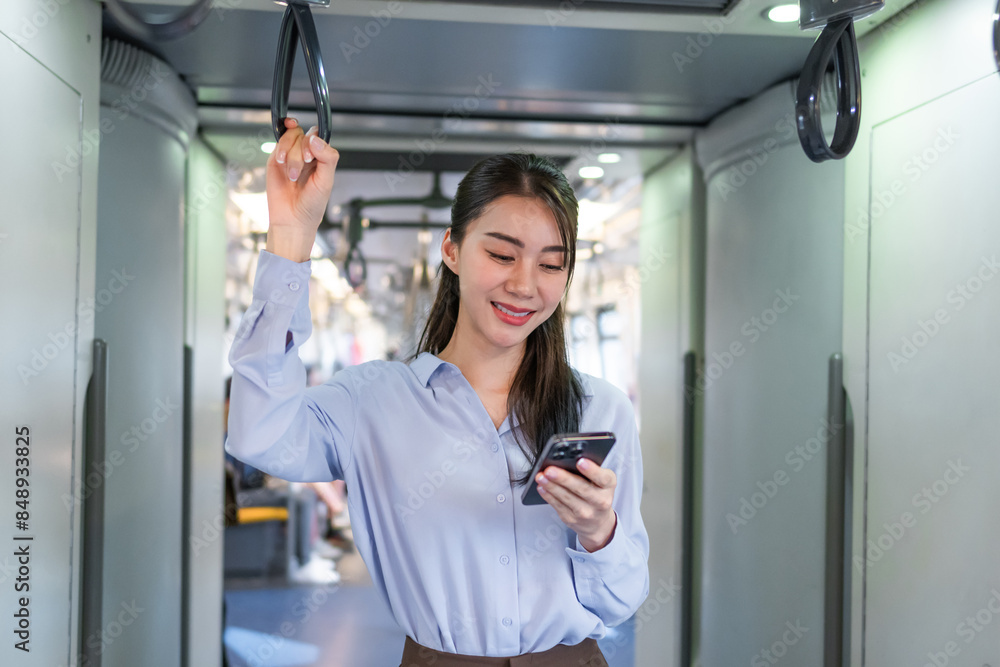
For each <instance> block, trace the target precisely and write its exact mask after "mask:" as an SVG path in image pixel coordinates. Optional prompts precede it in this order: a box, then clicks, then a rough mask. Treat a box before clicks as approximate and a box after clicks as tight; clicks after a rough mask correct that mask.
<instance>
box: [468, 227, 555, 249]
mask: <svg viewBox="0 0 1000 667" xmlns="http://www.w3.org/2000/svg"><path fill="white" fill-rule="evenodd" d="M486 236H492V237H493V238H496V239H500V240H501V241H506V242H507V243H513V244H514V245H516V246H517V247H518V248H523V247H524V241H522V240H521V239H516V238H514V237H513V236H507V235H506V234H501V233H500V232H486ZM542 252H566V246H562V245H547V246H545V247H544V248H542Z"/></svg>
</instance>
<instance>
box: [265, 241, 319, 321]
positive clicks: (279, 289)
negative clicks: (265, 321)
mask: <svg viewBox="0 0 1000 667" xmlns="http://www.w3.org/2000/svg"><path fill="white" fill-rule="evenodd" d="M311 271H312V260H311V259H307V260H306V261H304V262H293V261H292V260H290V259H288V258H287V257H281V256H279V255H275V254H273V253H270V252H268V251H267V250H261V251H260V256H259V258H258V259H257V274H256V276H254V283H253V296H254V298H255V299H261V300H264V301H269V302H270V303H273V304H276V305H279V306H288V307H290V308H293V309H294V308H295V307H296V306H297V305H298V304H299V302H300V301H301V300H302V297H303V295H304V294H305V295H308V294H309V275H310V273H311ZM307 298H308V297H307Z"/></svg>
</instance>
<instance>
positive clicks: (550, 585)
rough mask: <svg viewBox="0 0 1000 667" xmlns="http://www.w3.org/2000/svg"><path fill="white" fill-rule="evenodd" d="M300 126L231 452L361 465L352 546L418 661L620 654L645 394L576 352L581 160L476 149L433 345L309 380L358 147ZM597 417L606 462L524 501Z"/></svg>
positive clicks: (641, 531) (562, 660)
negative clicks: (569, 295)
mask: <svg viewBox="0 0 1000 667" xmlns="http://www.w3.org/2000/svg"><path fill="white" fill-rule="evenodd" d="M285 127H286V128H287V130H286V132H285V134H284V135H283V136H282V138H281V141H279V142H278V146H277V148H276V149H275V151H274V152H273V153H272V155H271V157H270V159H269V160H268V164H267V199H268V208H269V213H270V228H269V230H268V235H267V249H266V250H265V251H262V252H261V256H260V261H259V263H258V268H257V275H256V278H255V282H254V300H253V303H252V304H251V306H250V308H249V309H248V310H247V313H246V314H245V315H244V318H243V322H242V323H241V325H240V328H239V331H238V332H237V336H236V340H235V342H234V344H233V347H232V351H231V353H230V363H231V364H232V366H233V369H234V376H233V386H232V396H233V398H232V411H231V413H230V423H229V438H228V441H227V444H226V448H227V450H228V451H229V452H231V453H232V454H233V455H234V456H236V457H238V458H240V459H241V460H244V461H246V462H248V463H250V464H252V465H254V466H256V467H258V468H260V469H262V470H264V471H265V472H267V473H269V474H271V475H274V476H277V477H281V478H284V479H288V480H298V481H326V480H331V479H344V480H345V481H346V483H347V486H348V488H349V490H350V493H349V494H348V506H349V511H350V514H351V521H352V527H353V529H354V537H355V545H356V546H357V548H358V550H359V552H360V553H361V555H362V557H363V558H364V560H365V563H366V564H367V565H368V569H369V571H370V573H371V575H372V579H373V580H374V582H375V585H376V586H377V588H378V589H379V592H380V593H381V595H382V597H383V599H384V600H385V601H386V603H387V604H388V605H389V608H390V610H391V611H392V613H393V615H394V616H395V618H396V620H397V622H398V623H399V625H400V627H402V628H403V630H404V631H405V632H406V635H407V638H406V644H405V646H404V650H403V657H402V664H403V665H404V666H405V667H411V666H419V665H431V664H434V665H436V667H446V666H449V665H455V666H458V665H511V664H513V665H518V664H522V665H524V664H529V662H530V664H531V665H535V666H538V665H553V666H555V665H560V666H562V665H574V666H575V665H606V664H607V663H606V662H605V661H604V657H603V656H602V655H601V653H600V650H599V649H598V647H597V642H596V641H595V639H596V638H599V637H602V636H604V633H605V632H606V628H607V627H608V626H614V625H617V624H618V623H621V622H623V621H625V620H626V619H628V618H629V617H630V616H631V615H632V614H633V613H634V612H635V611H636V609H638V607H639V605H640V604H641V603H642V601H643V600H644V599H645V597H646V595H647V594H648V592H649V571H648V567H647V560H648V556H649V541H648V537H647V535H646V530H645V527H644V526H643V524H642V519H641V517H640V516H639V500H640V494H641V489H642V459H641V455H640V451H639V441H638V437H637V433H636V428H635V418H634V415H633V412H632V408H631V404H630V403H629V401H628V398H627V397H626V396H625V395H624V394H623V393H622V392H621V391H619V390H617V389H615V388H614V387H613V386H611V385H610V384H609V383H607V382H605V381H603V380H600V379H598V378H594V377H591V376H588V375H586V374H582V373H576V372H575V371H573V370H572V369H571V368H570V366H569V364H568V362H567V356H566V345H565V341H564V339H563V326H562V322H563V308H562V305H561V300H562V298H563V295H564V294H565V293H566V289H567V287H568V285H569V280H570V276H571V273H572V269H573V263H574V259H575V245H576V215H577V202H576V198H575V196H574V195H573V191H572V189H571V188H570V186H569V184H568V183H567V182H566V178H565V176H564V175H563V174H562V172H561V171H559V169H558V168H557V167H555V166H554V165H553V164H551V163H550V162H548V161H546V160H543V159H539V158H536V157H535V156H531V155H501V156H495V157H493V158H488V159H486V160H483V161H481V162H480V163H478V164H477V165H476V166H475V167H473V168H472V170H471V171H470V172H469V174H468V175H466V177H465V178H464V179H463V180H462V183H461V184H460V185H459V188H458V192H457V194H456V197H455V202H454V205H453V207H452V224H451V227H450V228H449V229H448V230H447V231H446V232H445V236H444V239H443V241H442V244H441V252H442V257H443V264H444V266H443V267H442V269H441V270H442V277H441V282H440V288H439V291H438V294H437V298H436V301H435V303H434V306H433V307H432V309H431V313H430V316H429V319H428V322H427V326H426V328H425V329H424V332H423V336H422V337H421V341H420V344H419V350H418V352H419V353H418V354H417V355H416V357H414V358H412V359H411V360H409V362H408V363H404V362H401V361H392V362H388V361H372V362H368V363H365V364H361V365H358V366H353V367H349V368H346V369H344V370H342V371H340V372H339V373H337V374H335V375H334V377H333V378H332V379H331V380H329V381H328V382H327V383H325V384H323V385H321V386H318V387H312V388H309V389H305V388H304V385H305V370H304V368H303V365H302V363H301V362H300V361H299V358H298V354H297V348H298V346H300V345H301V344H302V343H303V342H304V341H305V340H306V338H307V337H308V336H309V334H310V333H311V319H310V314H309V309H308V298H307V294H306V292H307V291H308V290H307V289H306V288H307V286H308V281H309V271H310V262H309V254H310V251H311V249H312V246H313V240H314V239H315V235H316V230H317V228H318V226H319V222H320V220H321V218H322V216H323V212H324V210H325V208H326V206H327V203H328V200H329V197H330V191H331V189H332V187H333V180H334V171H335V168H336V165H337V160H338V158H339V154H338V153H337V151H336V150H335V149H333V148H332V147H330V146H329V145H327V144H326V143H324V142H323V141H321V140H320V139H319V138H318V137H317V136H315V135H316V133H315V131H314V129H313V130H310V131H309V133H308V134H304V133H303V132H302V130H301V129H300V128H299V127H298V125H297V124H296V122H295V121H294V120H293V119H288V120H286V121H285ZM585 431H612V432H613V433H615V435H616V436H617V443H616V444H615V446H614V447H613V448H612V450H611V453H610V454H609V456H608V458H607V459H606V460H605V462H604V465H603V466H597V465H593V464H591V465H589V466H588V465H586V464H585V463H581V464H580V465H579V466H578V468H579V470H580V472H581V474H582V476H577V475H573V474H572V473H569V472H567V471H565V470H560V469H559V468H556V467H549V468H547V469H546V470H545V471H542V473H540V474H539V475H538V478H537V481H538V482H539V485H540V486H541V488H542V489H543V491H542V496H543V498H545V500H546V503H547V504H544V505H523V504H522V503H521V502H520V493H521V488H522V485H523V483H524V482H526V481H527V477H528V475H530V470H531V467H532V465H533V464H534V462H535V460H536V458H537V453H538V451H539V450H540V448H541V446H542V445H543V444H544V443H545V441H546V440H547V439H548V437H549V436H551V435H552V434H554V433H568V432H585ZM587 463H590V462H587ZM526 654H531V657H529V658H524V659H523V660H521V661H517V660H514V661H511V659H512V658H515V657H520V656H525V655H526Z"/></svg>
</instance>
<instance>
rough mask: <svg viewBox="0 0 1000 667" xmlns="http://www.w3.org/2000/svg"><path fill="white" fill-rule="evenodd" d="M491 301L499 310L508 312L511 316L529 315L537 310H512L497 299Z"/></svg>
mask: <svg viewBox="0 0 1000 667" xmlns="http://www.w3.org/2000/svg"><path fill="white" fill-rule="evenodd" d="M490 303H492V304H493V307H494V308H496V309H497V310H499V311H500V312H501V313H506V314H507V315H510V316H511V317H527V316H528V315H531V314H532V313H533V312H535V311H533V310H522V311H516V310H510V309H508V308H504V307H503V306H501V305H500V304H499V303H497V302H496V301H490Z"/></svg>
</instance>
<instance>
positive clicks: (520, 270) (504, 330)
mask: <svg viewBox="0 0 1000 667" xmlns="http://www.w3.org/2000/svg"><path fill="white" fill-rule="evenodd" d="M441 254H442V257H443V259H444V262H445V264H446V266H447V267H448V268H449V269H451V270H452V271H453V272H455V274H457V275H458V278H459V284H460V286H461V290H460V291H461V295H460V300H459V312H458V323H457V325H456V328H455V334H456V335H461V336H474V337H476V338H477V339H478V340H477V341H476V344H485V345H487V346H493V347H497V348H509V347H514V346H519V345H522V344H523V343H524V341H525V339H527V337H528V334H530V333H531V332H532V331H533V330H534V329H535V328H536V327H538V326H539V325H540V324H542V323H543V322H544V321H545V320H547V319H548V318H549V316H551V315H552V313H553V311H555V309H556V307H557V306H558V305H559V301H560V299H562V296H563V292H564V291H565V289H566V279H567V276H568V273H569V268H568V267H567V266H564V265H565V264H566V263H567V260H568V250H567V248H566V247H565V245H564V244H563V241H562V239H561V238H560V236H559V228H558V226H557V224H556V219H555V216H554V215H553V214H552V211H551V210H549V208H548V207H547V206H546V205H545V204H544V203H542V202H541V201H539V200H537V199H534V198H526V197H517V196H513V195H506V196H503V197H499V198H498V199H495V200H494V201H493V202H492V203H491V204H490V205H489V206H488V207H487V208H486V211H485V212H484V213H483V215H481V216H480V217H479V218H477V219H476V220H473V221H472V222H471V223H469V225H468V227H467V228H466V234H465V238H464V239H463V241H462V245H461V247H459V246H457V245H456V244H455V243H454V242H453V241H452V240H451V230H449V231H448V232H446V234H445V238H444V241H443V242H442V243H441ZM505 311H506V312H505Z"/></svg>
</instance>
